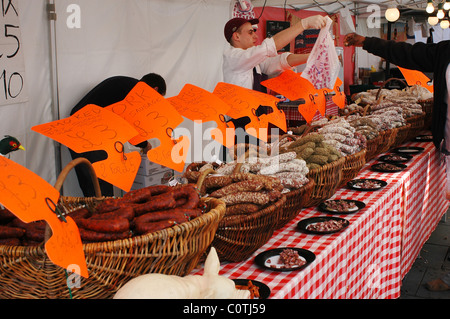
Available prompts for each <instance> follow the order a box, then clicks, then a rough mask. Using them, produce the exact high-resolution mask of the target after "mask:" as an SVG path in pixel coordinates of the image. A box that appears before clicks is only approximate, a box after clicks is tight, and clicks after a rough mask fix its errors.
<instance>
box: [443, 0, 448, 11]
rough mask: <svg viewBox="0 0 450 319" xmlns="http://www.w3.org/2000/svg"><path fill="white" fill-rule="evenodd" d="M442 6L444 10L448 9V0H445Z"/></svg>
mask: <svg viewBox="0 0 450 319" xmlns="http://www.w3.org/2000/svg"><path fill="white" fill-rule="evenodd" d="M443 8H444V10H450V1H448V0H447V1H445V3H444V6H443Z"/></svg>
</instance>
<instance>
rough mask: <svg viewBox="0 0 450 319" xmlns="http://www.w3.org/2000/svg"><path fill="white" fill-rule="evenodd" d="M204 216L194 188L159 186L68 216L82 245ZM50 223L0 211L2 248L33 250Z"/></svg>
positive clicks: (128, 235) (132, 234)
mask: <svg viewBox="0 0 450 319" xmlns="http://www.w3.org/2000/svg"><path fill="white" fill-rule="evenodd" d="M204 212H205V207H202V206H201V205H200V195H199V192H198V191H197V188H196V186H195V185H193V184H187V185H181V186H175V187H172V186H167V185H156V186H149V187H144V188H142V189H138V190H133V191H130V192H128V193H126V194H125V195H124V196H123V197H122V198H107V199H105V200H103V201H102V202H101V203H99V204H97V205H96V206H94V207H89V208H88V207H81V208H77V209H75V210H73V211H71V212H69V213H67V216H69V217H71V218H72V219H73V220H74V221H75V223H76V224H77V226H78V229H79V231H80V237H81V240H82V242H83V243H94V242H104V241H111V240H119V239H125V238H130V237H132V236H137V235H143V234H147V233H149V232H155V231H158V230H162V229H165V228H167V227H173V226H174V225H178V224H181V223H184V222H187V221H190V220H192V219H194V218H196V217H199V216H201V215H202V214H203V213H204ZM46 226H47V223H46V222H45V221H43V220H41V221H36V222H31V223H25V222H23V221H22V220H20V219H19V218H17V217H16V216H15V215H14V214H13V213H11V212H9V211H8V210H7V209H0V245H13V246H20V245H23V246H30V245H39V244H42V243H43V242H44V240H45V230H46Z"/></svg>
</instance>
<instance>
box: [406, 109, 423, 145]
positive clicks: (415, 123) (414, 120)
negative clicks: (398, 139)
mask: <svg viewBox="0 0 450 319" xmlns="http://www.w3.org/2000/svg"><path fill="white" fill-rule="evenodd" d="M406 123H408V124H410V125H411V128H410V130H409V134H408V136H407V138H406V139H407V140H412V139H413V138H415V137H416V136H419V135H420V134H421V131H422V130H423V129H424V125H425V113H424V114H420V115H415V116H411V117H408V118H406Z"/></svg>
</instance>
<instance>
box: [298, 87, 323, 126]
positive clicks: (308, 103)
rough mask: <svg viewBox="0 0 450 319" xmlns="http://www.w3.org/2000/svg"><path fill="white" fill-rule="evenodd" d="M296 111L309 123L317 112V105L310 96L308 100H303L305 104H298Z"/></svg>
mask: <svg viewBox="0 0 450 319" xmlns="http://www.w3.org/2000/svg"><path fill="white" fill-rule="evenodd" d="M298 111H299V112H300V114H301V115H302V116H303V118H304V119H305V120H306V122H307V123H311V121H312V119H313V118H314V116H315V115H316V113H317V112H318V110H317V105H316V103H315V99H314V96H313V95H312V94H311V95H310V96H309V97H308V98H306V99H305V104H300V105H299V106H298Z"/></svg>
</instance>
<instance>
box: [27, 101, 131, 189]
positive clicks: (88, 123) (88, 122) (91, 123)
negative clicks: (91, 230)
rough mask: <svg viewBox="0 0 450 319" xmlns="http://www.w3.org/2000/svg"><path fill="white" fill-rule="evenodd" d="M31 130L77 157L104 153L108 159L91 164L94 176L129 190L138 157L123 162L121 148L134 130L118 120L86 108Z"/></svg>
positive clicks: (103, 111) (100, 110)
mask: <svg viewBox="0 0 450 319" xmlns="http://www.w3.org/2000/svg"><path fill="white" fill-rule="evenodd" d="M32 130H34V131H35V132H38V133H41V134H43V135H45V136H47V137H49V138H51V139H53V140H55V141H57V142H59V143H61V144H63V145H65V146H67V147H69V148H70V149H72V150H74V151H75V152H77V153H83V152H89V151H98V150H104V151H106V152H107V153H108V158H107V159H106V160H104V161H101V162H96V163H94V164H93V167H94V169H95V172H96V174H97V176H98V177H99V178H101V179H103V180H105V181H107V182H108V183H111V184H113V185H115V186H117V187H119V188H121V189H123V190H125V191H129V190H130V189H131V186H132V185H133V181H134V179H135V177H136V174H137V171H138V169H139V164H140V155H139V153H138V152H132V153H128V154H127V155H126V159H127V160H124V157H123V145H124V143H126V142H127V141H128V140H129V139H130V138H132V137H133V136H136V130H135V129H134V128H133V126H131V125H130V124H129V123H128V122H127V121H125V120H124V119H123V118H121V117H120V116H117V115H116V114H114V113H113V112H111V111H109V110H107V109H105V108H102V107H99V106H97V105H93V104H89V105H86V106H85V107H83V108H82V109H81V110H79V111H78V112H76V113H75V114H73V115H72V116H70V117H68V118H66V119H62V120H57V121H54V122H50V123H46V124H42V125H38V126H35V127H33V128H32ZM133 153H135V154H133ZM138 158H139V161H138V160H137V159H138ZM98 168H101V169H98Z"/></svg>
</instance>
